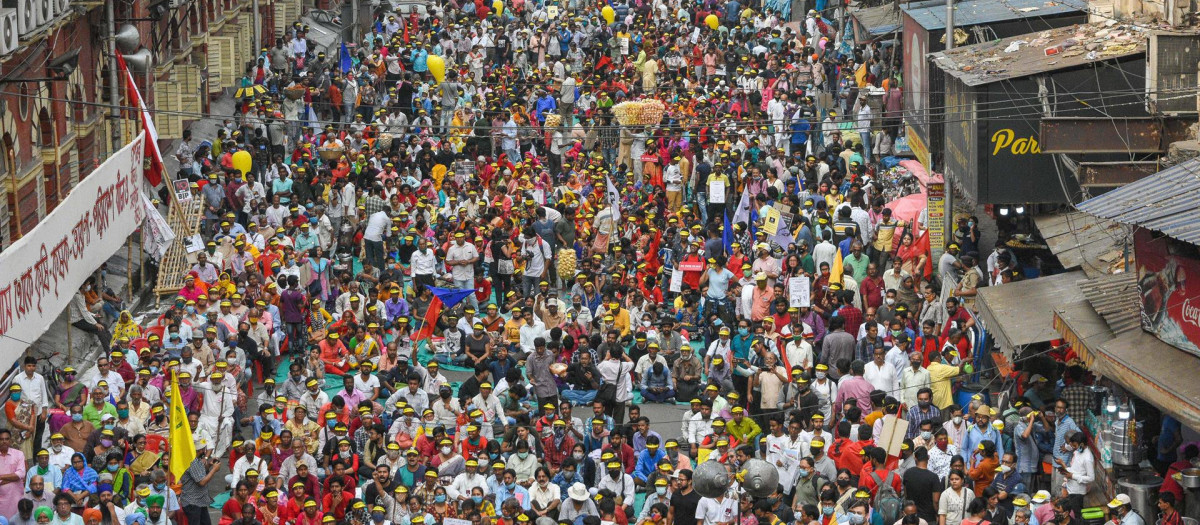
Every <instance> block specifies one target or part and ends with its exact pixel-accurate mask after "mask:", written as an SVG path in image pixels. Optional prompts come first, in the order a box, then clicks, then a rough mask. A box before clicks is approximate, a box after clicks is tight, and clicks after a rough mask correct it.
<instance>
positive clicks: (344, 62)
mask: <svg viewBox="0 0 1200 525" xmlns="http://www.w3.org/2000/svg"><path fill="white" fill-rule="evenodd" d="M341 55H342V58H341V66H342V73H345V72H347V71H350V68H352V67H354V62H353V61H351V60H350V50H349V49H347V48H346V43H345V42H342V52H341Z"/></svg>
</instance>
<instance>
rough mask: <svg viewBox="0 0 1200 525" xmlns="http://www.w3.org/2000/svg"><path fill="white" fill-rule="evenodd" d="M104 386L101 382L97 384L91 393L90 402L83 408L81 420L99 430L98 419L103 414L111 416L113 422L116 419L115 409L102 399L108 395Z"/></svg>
mask: <svg viewBox="0 0 1200 525" xmlns="http://www.w3.org/2000/svg"><path fill="white" fill-rule="evenodd" d="M106 386H107V385H104V384H103V382H102V383H101V384H97V385H96V388H94V389H93V390H92V392H91V396H92V402H91V403H88V404H86V405H84V406H83V419H84V420H86V421H87V422H88V423H91V424H92V426H94V427H96V428H100V418H101V417H102V416H104V414H109V415H112V418H113V420H116V419H117V407H115V406H113V404H112V403H109V402H108V401H106V400H105V399H104V396H105V395H106V394H107V393H108V389H107V388H105V387H106Z"/></svg>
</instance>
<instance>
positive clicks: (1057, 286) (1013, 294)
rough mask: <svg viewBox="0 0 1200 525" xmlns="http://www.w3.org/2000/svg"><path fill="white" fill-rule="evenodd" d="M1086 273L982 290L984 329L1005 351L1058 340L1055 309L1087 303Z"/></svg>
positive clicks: (1067, 274)
mask: <svg viewBox="0 0 1200 525" xmlns="http://www.w3.org/2000/svg"><path fill="white" fill-rule="evenodd" d="M1084 276H1085V274H1084V273H1083V272H1069V273H1060V274H1058V275H1050V276H1047V277H1038V278H1037V279H1029V280H1026V281H1019V282H1015V283H1008V284H1002V285H999V286H987V287H984V288H980V289H979V291H978V292H977V293H978V296H977V300H976V301H975V304H976V306H978V307H979V313H980V316H981V317H983V319H984V325H985V326H984V328H986V329H987V330H988V331H989V332H991V333H992V334H993V335H995V337H996V342H998V343H1000V346H1001V347H1002V348H1016V347H1018V346H1024V345H1028V344H1033V343H1042V342H1045V341H1049V340H1051V339H1055V338H1057V337H1058V335H1059V334H1058V331H1056V330H1055V329H1054V320H1053V318H1052V317H1053V314H1054V308H1055V307H1056V306H1058V305H1060V304H1064V303H1071V302H1075V301H1080V300H1083V294H1082V293H1081V292H1080V291H1079V286H1078V284H1077V283H1078V282H1079V281H1080V280H1082V279H1083V278H1084Z"/></svg>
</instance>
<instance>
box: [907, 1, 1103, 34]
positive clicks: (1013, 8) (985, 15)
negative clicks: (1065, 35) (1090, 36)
mask: <svg viewBox="0 0 1200 525" xmlns="http://www.w3.org/2000/svg"><path fill="white" fill-rule="evenodd" d="M901 10H903V11H904V12H905V13H908V16H911V17H912V18H913V20H914V21H916V22H917V23H918V24H920V25H921V27H923V28H925V29H927V30H929V31H938V30H942V29H946V4H945V2H941V3H939V4H938V5H926V4H925V3H924V2H922V3H920V4H915V5H914V4H909V5H908V6H905V7H902V8H901ZM1086 10H1087V1H1086V0H965V1H962V2H958V3H956V4H955V5H954V25H955V27H959V28H964V27H968V26H974V25H979V24H991V23H994V22H1006V21H1008V20H1018V19H1022V18H1042V17H1047V16H1054V15H1062V14H1067V13H1078V12H1083V11H1086Z"/></svg>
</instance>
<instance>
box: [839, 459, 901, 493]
mask: <svg viewBox="0 0 1200 525" xmlns="http://www.w3.org/2000/svg"><path fill="white" fill-rule="evenodd" d="M872 470H874V469H872V468H871V466H870V465H868V466H866V467H864V468H863V469H862V471H861V472H860V473H859V475H858V486H860V487H863V488H866V489H867V490H868V491H870V492H871V497H872V498H874V497H875V492H876V491H878V490H879V486H878V485H876V484H875V480H874V479H872V478H871V472H872ZM851 472H853V471H851ZM874 472H875V475H876V476H879V480H880V481H883V482H884V483H887V482H888V476H889V475H891V476H892V480H891V485H892V490H895V491H896V494H901V493H902V492H903V484H902V483H901V481H900V476H897V475H895V473H894V472H892V471H890V470H888V469H887V468H882V469H878V470H874Z"/></svg>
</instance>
